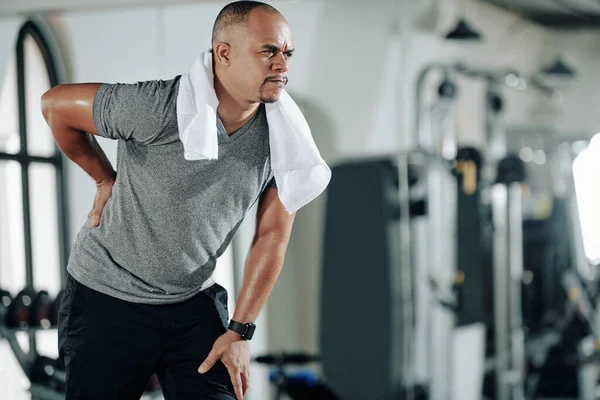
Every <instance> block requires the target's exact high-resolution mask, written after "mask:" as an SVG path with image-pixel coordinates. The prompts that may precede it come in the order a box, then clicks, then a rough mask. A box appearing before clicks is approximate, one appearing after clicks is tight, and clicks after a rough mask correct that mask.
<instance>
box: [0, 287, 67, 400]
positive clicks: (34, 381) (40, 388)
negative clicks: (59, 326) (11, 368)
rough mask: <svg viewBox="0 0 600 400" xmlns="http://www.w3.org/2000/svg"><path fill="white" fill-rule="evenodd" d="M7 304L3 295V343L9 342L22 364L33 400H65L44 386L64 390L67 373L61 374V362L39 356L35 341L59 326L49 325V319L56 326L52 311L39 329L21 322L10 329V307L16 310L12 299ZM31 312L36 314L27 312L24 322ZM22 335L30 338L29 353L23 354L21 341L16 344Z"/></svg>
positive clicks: (0, 329) (0, 330) (0, 331)
mask: <svg viewBox="0 0 600 400" xmlns="http://www.w3.org/2000/svg"><path fill="white" fill-rule="evenodd" d="M40 293H42V292H40ZM38 294H39V293H38ZM5 300H6V299H5V298H4V295H3V298H2V299H0V301H2V302H3V303H4V304H3V305H2V307H3V312H2V314H4V315H0V316H1V317H2V318H0V339H6V341H7V342H8V344H9V345H10V348H11V350H12V351H13V353H14V354H15V357H16V359H17V362H18V363H19V365H20V366H21V368H22V370H23V372H24V373H25V375H26V376H27V378H28V379H29V381H30V383H31V386H30V388H29V391H30V393H31V395H32V399H35V400H55V399H56V400H58V399H61V400H62V399H64V398H65V396H64V393H61V392H60V391H58V390H54V389H53V388H52V387H50V386H49V385H47V384H44V383H48V382H50V381H52V382H54V383H55V385H54V386H57V387H59V386H63V387H64V384H65V381H66V379H65V378H66V377H65V374H64V372H62V371H60V370H59V368H58V362H57V361H56V360H51V359H49V358H47V357H43V356H40V355H39V354H38V353H37V349H36V341H35V335H36V332H39V331H44V330H49V329H56V325H52V324H50V322H49V320H50V319H51V320H53V322H56V318H55V316H53V317H50V313H52V312H53V309H52V307H50V308H48V309H46V310H45V312H46V315H45V316H44V317H43V318H44V322H43V323H41V324H40V325H39V326H36V325H32V324H30V323H29V321H27V322H26V321H25V320H23V321H21V322H20V324H19V326H15V323H14V321H13V323H12V324H11V326H7V320H6V318H8V317H9V315H10V314H11V312H12V311H13V310H11V308H10V307H11V306H12V307H14V304H13V303H12V299H9V300H10V301H6V302H5ZM59 301H60V295H59V296H57V299H55V302H59ZM7 303H8V304H7ZM29 305H30V306H31V304H29ZM52 306H53V305H52ZM32 312H33V310H32V309H29V310H27V312H26V313H25V314H26V316H27V317H26V318H25V319H27V320H29V318H32V316H31V315H29V314H30V313H32ZM21 317H23V316H21ZM19 332H27V334H28V335H29V345H30V349H29V352H28V353H26V352H25V351H23V349H22V348H21V345H20V344H19V341H18V340H17V334H18V333H19ZM44 381H45V382H44Z"/></svg>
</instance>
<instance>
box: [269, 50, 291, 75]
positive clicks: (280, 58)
mask: <svg viewBox="0 0 600 400" xmlns="http://www.w3.org/2000/svg"><path fill="white" fill-rule="evenodd" d="M272 68H273V70H275V71H278V72H288V71H289V70H290V62H289V60H288V59H287V57H286V56H285V55H284V54H283V53H279V54H278V55H277V57H274V60H273V64H272Z"/></svg>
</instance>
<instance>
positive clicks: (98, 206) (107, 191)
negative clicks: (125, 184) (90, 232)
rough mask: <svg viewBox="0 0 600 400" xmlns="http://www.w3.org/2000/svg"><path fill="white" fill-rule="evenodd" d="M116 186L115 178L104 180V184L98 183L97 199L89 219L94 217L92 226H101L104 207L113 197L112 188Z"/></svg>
mask: <svg viewBox="0 0 600 400" xmlns="http://www.w3.org/2000/svg"><path fill="white" fill-rule="evenodd" d="M114 184H115V176H114V175H113V176H112V177H110V178H108V179H105V180H103V181H102V182H97V183H96V197H95V198H94V205H93V206H92V210H91V211H90V212H89V213H88V218H90V217H93V218H92V221H91V222H90V225H91V226H98V225H99V224H100V217H101V216H102V211H103V210H104V206H105V205H106V202H107V201H108V199H109V197H110V196H111V195H112V188H113V185H114Z"/></svg>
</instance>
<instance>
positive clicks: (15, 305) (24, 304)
mask: <svg viewBox="0 0 600 400" xmlns="http://www.w3.org/2000/svg"><path fill="white" fill-rule="evenodd" d="M35 297H36V292H35V291H34V290H33V289H29V288H25V289H23V290H21V291H20V292H19V293H18V294H17V296H15V298H14V299H13V301H12V303H11V304H10V306H9V307H8V313H7V315H6V318H5V320H4V323H5V325H6V326H7V327H9V328H28V327H29V324H30V321H31V319H32V318H33V315H32V314H33V300H34V299H35Z"/></svg>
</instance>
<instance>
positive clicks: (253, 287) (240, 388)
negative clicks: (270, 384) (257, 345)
mask: <svg viewBox="0 0 600 400" xmlns="http://www.w3.org/2000/svg"><path fill="white" fill-rule="evenodd" d="M295 215H296V214H295V213H293V214H291V215H290V214H289V213H288V212H287V211H286V210H285V208H284V207H283V204H281V201H280V200H279V197H278V195H277V189H276V188H273V187H268V188H267V189H266V190H265V191H264V192H263V194H262V195H261V198H260V200H259V204H258V210H257V213H256V229H255V234H254V238H253V240H252V246H251V249H250V253H249V254H248V258H247V260H246V265H245V268H244V278H243V282H242V288H241V291H240V295H239V298H238V300H237V304H236V307H235V313H234V315H233V317H232V319H233V320H234V321H237V322H241V323H248V322H254V321H255V320H256V318H257V316H258V314H259V312H260V310H261V309H262V307H263V306H264V304H265V302H266V301H267V298H268V297H269V294H270V293H271V290H272V289H273V286H275V282H276V281H277V278H278V276H279V273H280V271H281V267H282V266H283V261H284V258H285V252H286V250H287V246H288V242H289V239H290V235H291V233H292V225H293V223H294V217H295ZM219 360H221V361H222V362H223V364H225V366H226V367H227V370H228V371H229V375H230V376H231V381H232V383H233V386H234V388H235V393H236V397H237V398H238V400H242V399H243V396H244V395H245V393H246V392H247V390H248V387H249V386H248V379H249V365H250V352H249V350H248V343H247V341H246V340H244V339H242V337H241V336H240V335H239V334H237V333H235V332H233V331H231V330H227V332H226V333H225V334H223V335H222V336H220V337H219V338H218V339H217V341H216V342H215V344H214V345H213V348H212V350H211V352H210V354H209V355H208V357H207V358H206V360H205V361H204V362H203V363H202V365H201V366H200V368H199V370H198V372H200V373H204V372H206V371H207V370H209V369H210V368H211V367H212V366H213V365H214V364H215V363H216V362H217V361H219Z"/></svg>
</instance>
